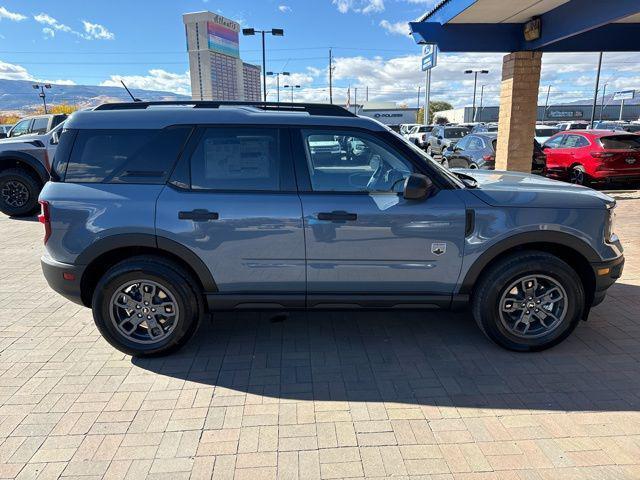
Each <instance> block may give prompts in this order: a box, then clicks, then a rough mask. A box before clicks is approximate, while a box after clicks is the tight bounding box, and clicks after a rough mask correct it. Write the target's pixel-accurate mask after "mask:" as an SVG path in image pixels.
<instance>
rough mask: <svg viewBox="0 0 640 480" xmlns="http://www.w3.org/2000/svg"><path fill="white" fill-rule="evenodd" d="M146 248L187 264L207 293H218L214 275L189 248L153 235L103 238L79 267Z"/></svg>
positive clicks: (78, 261)
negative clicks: (116, 253) (113, 254)
mask: <svg viewBox="0 0 640 480" xmlns="http://www.w3.org/2000/svg"><path fill="white" fill-rule="evenodd" d="M135 247H146V248H151V249H155V250H157V251H158V252H159V253H163V252H164V253H168V254H170V255H173V256H176V257H178V258H179V259H180V260H182V261H183V262H185V263H186V264H187V265H188V266H189V267H190V268H191V269H192V270H193V271H194V272H195V274H196V275H197V276H198V279H199V280H200V282H201V283H202V286H203V287H204V290H205V293H215V292H217V291H218V287H217V285H216V282H215V280H214V279H213V275H212V274H211V272H210V271H209V269H208V268H207V266H206V265H205V263H204V262H203V261H202V260H201V259H200V258H199V257H198V256H197V255H196V254H195V253H194V252H193V251H191V250H190V249H189V248H187V247H185V246H184V245H181V244H180V243H178V242H176V241H174V240H171V239H169V238H165V237H159V236H156V235H152V234H134V233H132V234H126V233H124V234H116V235H109V236H107V237H103V238H101V239H100V240H98V241H96V242H95V243H93V244H92V245H91V246H89V247H88V248H87V249H86V250H84V251H83V252H82V253H81V254H80V255H79V256H78V257H77V258H76V262H75V263H76V264H77V265H90V264H91V263H92V262H94V261H95V260H96V259H98V258H99V257H101V256H102V255H105V254H108V253H109V252H112V251H114V250H118V249H124V248H135Z"/></svg>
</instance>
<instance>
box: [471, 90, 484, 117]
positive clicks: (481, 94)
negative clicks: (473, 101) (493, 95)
mask: <svg viewBox="0 0 640 480" xmlns="http://www.w3.org/2000/svg"><path fill="white" fill-rule="evenodd" d="M483 96H484V83H483V84H482V85H480V108H479V109H478V110H480V121H482V97H483ZM473 121H474V122H475V121H476V119H475V117H474V118H473Z"/></svg>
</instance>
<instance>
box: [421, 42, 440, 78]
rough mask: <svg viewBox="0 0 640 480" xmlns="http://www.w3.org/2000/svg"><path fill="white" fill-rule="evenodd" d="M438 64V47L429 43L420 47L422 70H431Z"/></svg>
mask: <svg viewBox="0 0 640 480" xmlns="http://www.w3.org/2000/svg"><path fill="white" fill-rule="evenodd" d="M437 64H438V47H437V45H435V44H433V43H431V44H428V45H425V46H424V47H422V71H423V72H426V71H427V70H431V69H432V68H433V67H435V66H436V65H437Z"/></svg>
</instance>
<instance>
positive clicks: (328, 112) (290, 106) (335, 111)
mask: <svg viewBox="0 0 640 480" xmlns="http://www.w3.org/2000/svg"><path fill="white" fill-rule="evenodd" d="M181 105H182V106H185V107H187V106H192V107H193V108H220V107H227V106H244V107H254V108H259V109H261V110H265V111H270V112H271V111H278V112H306V113H308V114H309V115H325V116H334V117H356V116H357V115H356V114H354V113H352V112H350V111H349V110H347V109H345V108H343V107H341V106H340V105H332V104H328V103H283V102H281V103H277V102H233V101H216V100H211V101H210V100H176V101H156V102H122V103H103V104H102V105H99V106H97V107H96V108H94V110H144V109H146V108H147V107H153V106H181Z"/></svg>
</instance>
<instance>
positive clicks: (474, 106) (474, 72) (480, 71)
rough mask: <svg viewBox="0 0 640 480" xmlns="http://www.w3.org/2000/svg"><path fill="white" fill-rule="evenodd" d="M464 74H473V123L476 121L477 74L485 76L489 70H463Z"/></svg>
mask: <svg viewBox="0 0 640 480" xmlns="http://www.w3.org/2000/svg"><path fill="white" fill-rule="evenodd" d="M464 73H466V74H469V73H473V121H474V122H475V121H476V87H477V85H478V74H479V73H482V74H487V73H489V70H465V71H464Z"/></svg>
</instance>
